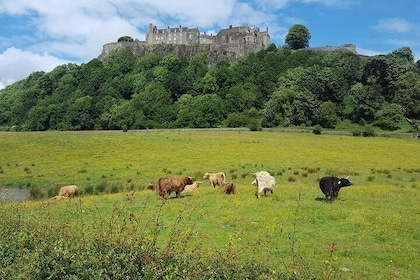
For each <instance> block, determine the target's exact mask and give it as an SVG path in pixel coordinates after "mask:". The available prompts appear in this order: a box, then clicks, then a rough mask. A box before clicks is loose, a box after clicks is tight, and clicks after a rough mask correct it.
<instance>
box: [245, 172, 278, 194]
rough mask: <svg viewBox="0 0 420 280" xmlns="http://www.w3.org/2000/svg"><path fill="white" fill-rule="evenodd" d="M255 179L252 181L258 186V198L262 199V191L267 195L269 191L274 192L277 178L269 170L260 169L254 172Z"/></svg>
mask: <svg viewBox="0 0 420 280" xmlns="http://www.w3.org/2000/svg"><path fill="white" fill-rule="evenodd" d="M253 175H254V177H255V180H254V181H253V182H252V183H251V184H252V185H254V186H257V198H258V199H260V197H261V193H262V192H264V195H266V193H267V191H270V192H271V193H273V191H274V186H275V185H276V179H275V178H274V177H273V176H271V175H270V173H268V172H267V171H259V172H256V173H254V174H253Z"/></svg>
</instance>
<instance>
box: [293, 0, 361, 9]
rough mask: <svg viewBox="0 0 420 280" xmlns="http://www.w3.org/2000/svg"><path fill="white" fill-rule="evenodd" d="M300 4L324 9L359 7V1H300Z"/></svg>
mask: <svg viewBox="0 0 420 280" xmlns="http://www.w3.org/2000/svg"><path fill="white" fill-rule="evenodd" d="M299 2H302V3H317V4H321V5H324V6H326V7H332V8H340V9H345V8H349V7H351V6H354V5H359V4H360V1H355V0H300V1H299Z"/></svg>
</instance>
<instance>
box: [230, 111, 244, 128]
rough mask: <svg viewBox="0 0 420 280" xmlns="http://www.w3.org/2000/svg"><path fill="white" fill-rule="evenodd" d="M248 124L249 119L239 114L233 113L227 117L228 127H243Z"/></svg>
mask: <svg viewBox="0 0 420 280" xmlns="http://www.w3.org/2000/svg"><path fill="white" fill-rule="evenodd" d="M246 124H247V118H246V117H245V116H244V115H241V114H239V113H231V114H229V115H228V116H227V119H226V125H227V127H243V126H246Z"/></svg>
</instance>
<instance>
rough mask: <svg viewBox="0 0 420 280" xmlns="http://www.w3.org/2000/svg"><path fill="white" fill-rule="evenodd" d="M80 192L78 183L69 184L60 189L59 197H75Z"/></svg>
mask: <svg viewBox="0 0 420 280" xmlns="http://www.w3.org/2000/svg"><path fill="white" fill-rule="evenodd" d="M78 194H79V191H78V189H77V186H76V185H69V186H64V187H62V188H61V189H60V191H59V193H58V195H57V197H60V198H63V197H68V198H71V197H75V196H77V195H78Z"/></svg>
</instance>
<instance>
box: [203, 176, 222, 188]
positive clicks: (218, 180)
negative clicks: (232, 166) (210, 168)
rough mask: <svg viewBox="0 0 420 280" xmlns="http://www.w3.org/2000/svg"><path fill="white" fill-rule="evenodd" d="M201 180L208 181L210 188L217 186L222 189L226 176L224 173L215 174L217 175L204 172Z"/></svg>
mask: <svg viewBox="0 0 420 280" xmlns="http://www.w3.org/2000/svg"><path fill="white" fill-rule="evenodd" d="M203 179H208V180H209V182H210V184H211V185H212V187H213V188H214V187H216V185H219V186H220V187H222V186H223V185H224V184H225V180H226V174H225V172H217V173H209V172H206V173H204V175H203Z"/></svg>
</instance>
